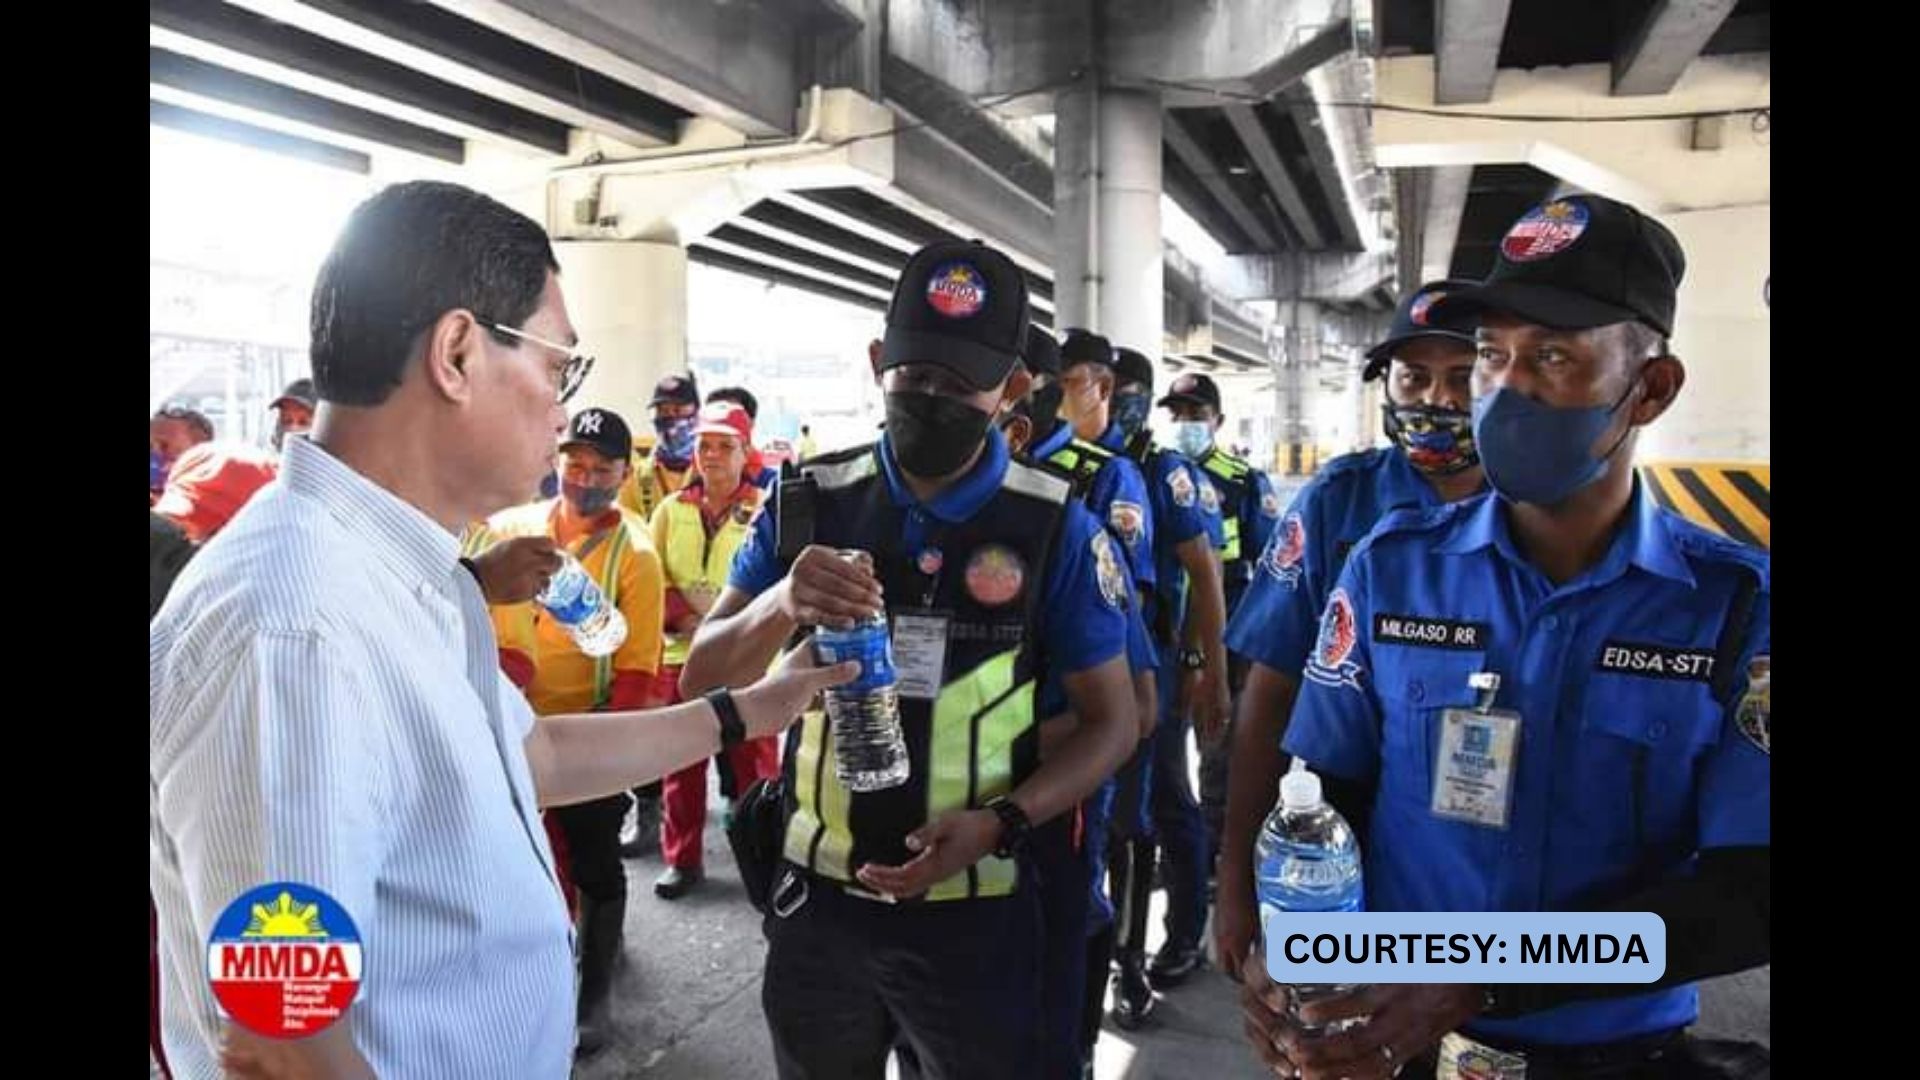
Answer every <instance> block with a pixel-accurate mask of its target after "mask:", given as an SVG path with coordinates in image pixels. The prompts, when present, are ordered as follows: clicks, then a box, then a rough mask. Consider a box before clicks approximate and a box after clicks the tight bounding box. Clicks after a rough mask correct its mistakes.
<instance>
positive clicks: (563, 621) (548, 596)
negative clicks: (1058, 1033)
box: [534, 550, 627, 656]
mask: <svg viewBox="0 0 1920 1080" xmlns="http://www.w3.org/2000/svg"><path fill="white" fill-rule="evenodd" d="M534 599H535V600H536V601H538V602H539V604H540V606H541V607H543V608H546V609H547V613H548V614H550V615H552V616H553V619H554V621H555V622H557V623H559V624H560V625H561V626H564V627H566V628H567V633H568V634H569V635H571V636H572V637H573V643H574V644H575V645H578V646H579V647H580V651H581V652H583V653H586V654H587V655H588V656H606V655H607V654H609V653H611V652H613V650H615V649H617V648H619V647H620V645H621V643H622V642H624V641H626V640H627V620H626V617H625V616H623V615H621V614H620V609H619V608H616V607H614V606H613V605H612V604H610V603H608V602H607V594H606V593H603V592H601V591H600V586H599V585H598V584H596V583H595V582H594V580H593V576H592V575H591V574H588V573H587V569H586V567H584V566H581V565H580V560H579V559H576V558H574V557H573V553H572V552H569V551H565V550H562V551H561V552H560V569H558V570H555V571H554V572H553V579H552V580H551V581H548V582H547V587H546V590H545V591H544V592H542V593H540V595H538V596H536V597H534Z"/></svg>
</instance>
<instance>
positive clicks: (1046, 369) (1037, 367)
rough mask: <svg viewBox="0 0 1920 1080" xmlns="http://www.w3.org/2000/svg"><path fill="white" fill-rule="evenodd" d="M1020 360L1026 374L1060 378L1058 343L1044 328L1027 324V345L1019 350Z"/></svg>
mask: <svg viewBox="0 0 1920 1080" xmlns="http://www.w3.org/2000/svg"><path fill="white" fill-rule="evenodd" d="M1020 359H1021V361H1022V362H1023V363H1025V364H1026V365H1027V372H1028V374H1031V375H1036V376H1038V375H1051V376H1053V377H1054V378H1056V379H1057V378H1059V377H1060V343H1059V342H1058V341H1055V340H1054V339H1053V335H1052V334H1050V333H1048V332H1047V331H1046V329H1045V328H1044V327H1040V326H1036V325H1034V324H1032V323H1028V324H1027V343H1026V346H1025V347H1024V348H1022V349H1021V350H1020Z"/></svg>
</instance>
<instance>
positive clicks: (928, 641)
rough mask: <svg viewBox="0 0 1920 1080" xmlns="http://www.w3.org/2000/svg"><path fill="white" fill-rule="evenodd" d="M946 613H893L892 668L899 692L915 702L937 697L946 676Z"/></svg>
mask: <svg viewBox="0 0 1920 1080" xmlns="http://www.w3.org/2000/svg"><path fill="white" fill-rule="evenodd" d="M949 622H950V620H949V618H948V616H947V614H946V613H945V612H918V613H912V614H909V613H905V612H896V613H895V614H894V616H893V669H894V673H895V675H896V676H897V677H898V678H899V680H900V682H899V692H900V696H901V697H903V698H908V699H911V700H914V701H932V700H933V699H934V698H936V697H939V696H940V687H941V685H942V684H943V682H944V680H945V678H946V674H947V625H948V623H949Z"/></svg>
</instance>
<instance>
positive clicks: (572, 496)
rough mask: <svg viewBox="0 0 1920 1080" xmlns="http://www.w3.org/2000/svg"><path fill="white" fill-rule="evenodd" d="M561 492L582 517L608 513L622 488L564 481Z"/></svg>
mask: <svg viewBox="0 0 1920 1080" xmlns="http://www.w3.org/2000/svg"><path fill="white" fill-rule="evenodd" d="M560 492H561V494H563V495H565V496H566V497H567V502H568V503H569V504H570V505H572V507H573V508H574V510H575V511H577V512H578V513H579V514H580V516H581V517H597V516H599V515H601V514H604V513H606V512H607V508H608V507H610V506H612V505H613V499H614V496H616V495H618V494H620V489H619V488H617V487H610V488H603V487H588V486H587V485H585V484H569V483H566V482H565V481H562V482H561V484H560Z"/></svg>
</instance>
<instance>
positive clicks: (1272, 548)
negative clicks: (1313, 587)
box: [1260, 510, 1307, 590]
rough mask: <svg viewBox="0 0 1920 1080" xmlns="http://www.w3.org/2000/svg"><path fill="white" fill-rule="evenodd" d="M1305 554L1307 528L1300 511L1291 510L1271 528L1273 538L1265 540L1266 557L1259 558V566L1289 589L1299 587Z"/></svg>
mask: <svg viewBox="0 0 1920 1080" xmlns="http://www.w3.org/2000/svg"><path fill="white" fill-rule="evenodd" d="M1306 556H1307V528H1306V525H1305V523H1303V522H1302V521H1301V520H1300V512H1299V511H1298V510H1295V511H1292V512H1291V513H1289V514H1287V516H1286V517H1284V518H1281V519H1280V524H1279V526H1278V527H1277V528H1275V529H1274V530H1273V538H1272V539H1271V540H1268V541H1267V553H1266V558H1264V559H1261V560H1260V566H1261V568H1262V569H1264V570H1266V572H1267V574H1268V575H1269V576H1271V577H1272V578H1273V579H1274V580H1275V581H1278V582H1279V583H1280V584H1281V585H1283V586H1285V587H1286V588H1288V589H1289V590H1291V589H1297V588H1299V587H1300V575H1301V574H1302V573H1303V572H1305V569H1306V566H1305V560H1306Z"/></svg>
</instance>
